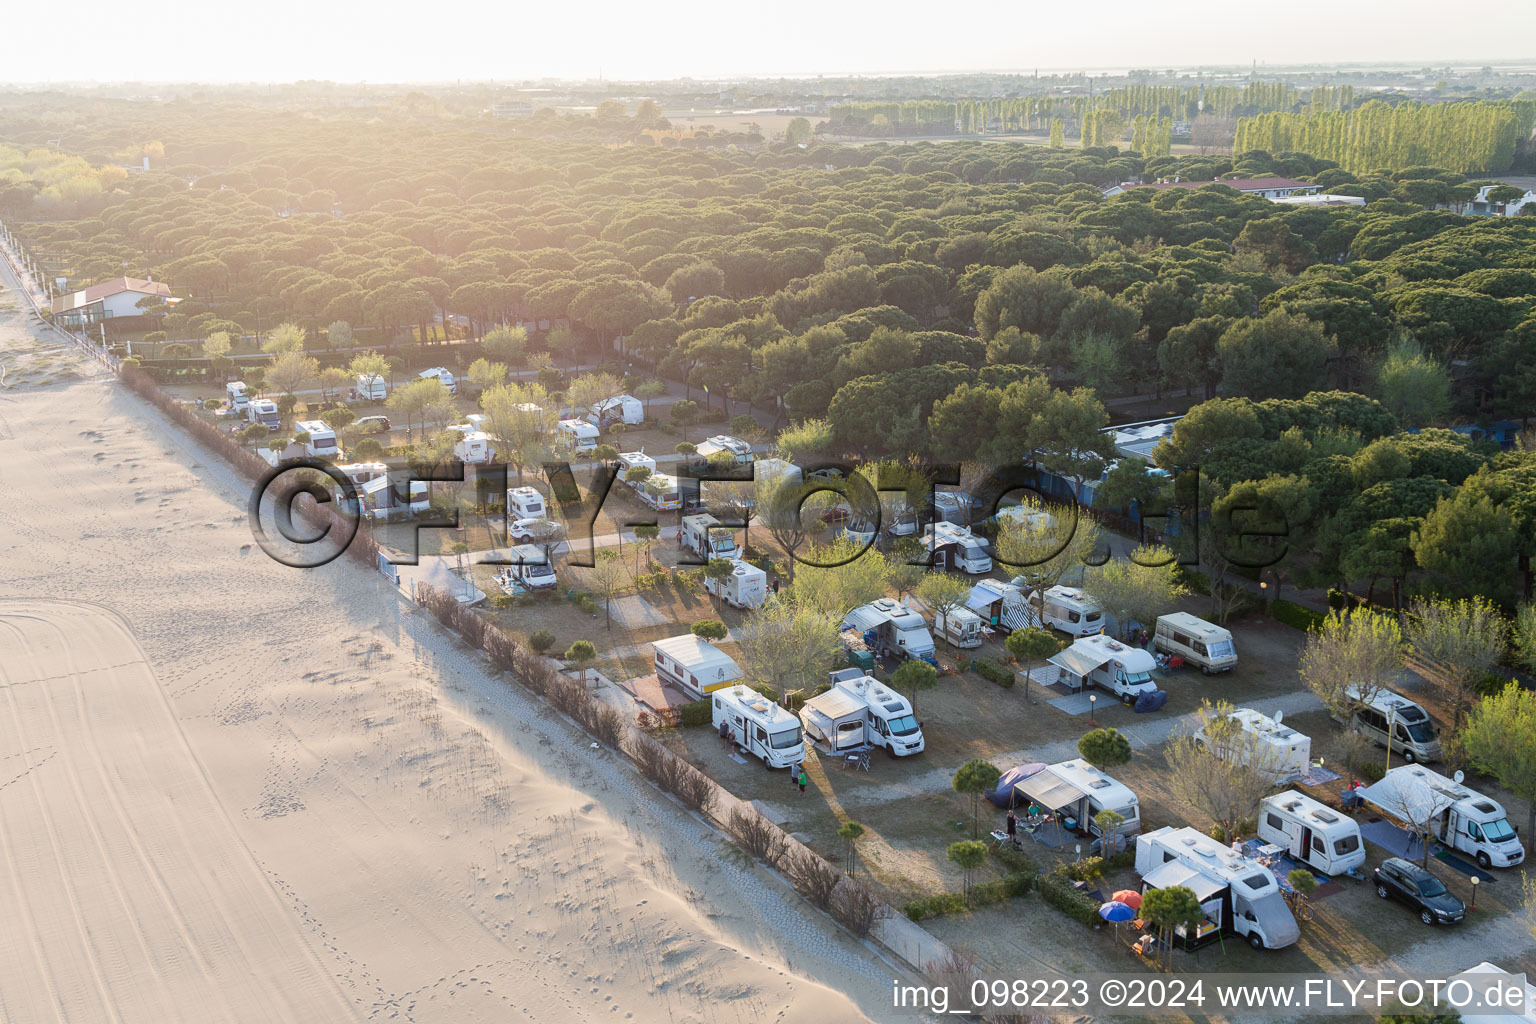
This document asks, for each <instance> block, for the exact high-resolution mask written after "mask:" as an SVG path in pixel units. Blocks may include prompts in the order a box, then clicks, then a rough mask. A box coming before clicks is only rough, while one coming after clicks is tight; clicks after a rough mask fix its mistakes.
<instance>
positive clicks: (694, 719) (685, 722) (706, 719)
mask: <svg viewBox="0 0 1536 1024" xmlns="http://www.w3.org/2000/svg"><path fill="white" fill-rule="evenodd" d="M678 714H679V717H678V724H680V725H681V726H682V727H683V728H685V729H695V728H697V727H699V726H701V725H709V724H710V722H711V720H712V718H713V715H712V714H711V712H710V703H709V698H708V697H705V698H704V699H703V700H692V701H689V702H688V703H687V704H684V705H683V706H682V708H680V709H679V712H678Z"/></svg>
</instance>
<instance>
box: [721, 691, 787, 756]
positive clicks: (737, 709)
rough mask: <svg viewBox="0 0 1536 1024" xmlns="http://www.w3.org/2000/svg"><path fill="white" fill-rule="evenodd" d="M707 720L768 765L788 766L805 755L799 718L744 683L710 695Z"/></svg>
mask: <svg viewBox="0 0 1536 1024" xmlns="http://www.w3.org/2000/svg"><path fill="white" fill-rule="evenodd" d="M709 698H710V709H711V713H710V719H711V723H710V724H712V725H713V726H714V727H715V731H716V732H719V731H720V727H721V725H724V726H725V730H726V731H725V735H727V736H728V737H729V738H730V739H731V740H732V741H733V742H735V743H736V745H737V746H739V747H740V748H741V749H742V750H744V751H746V752H747V753H749V754H751V755H753V756H754V757H760V758H762V759H763V764H764V765H766V766H767V767H769V768H788V767H789V766H790V765H794V764H799V763H800V762H801V761H802V760H803V759H804V758H805V740H804V738H803V737H802V735H801V732H800V720H799V719H797V718H796V717H795V716H794V715H792V714H790V713H789V712H788V711H785V710H784V709H783V708H781V707H779V706H778V705H777V704H775V703H774V702H773V701H771V700H769V699H768V698H767V697H764V696H763V695H762V694H760V693H758V692H757V691H756V690H753V689H750V688H748V687H745V686H740V685H737V686H727V687H725V688H724V689H720V690H715V691H714V692H713V693H711V694H710V695H709Z"/></svg>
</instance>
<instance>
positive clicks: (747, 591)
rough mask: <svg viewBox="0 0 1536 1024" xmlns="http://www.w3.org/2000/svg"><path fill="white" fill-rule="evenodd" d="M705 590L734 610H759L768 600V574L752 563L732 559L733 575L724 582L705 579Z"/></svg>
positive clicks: (711, 578)
mask: <svg viewBox="0 0 1536 1024" xmlns="http://www.w3.org/2000/svg"><path fill="white" fill-rule="evenodd" d="M704 589H705V591H707V592H708V593H710V594H713V595H714V596H715V597H717V598H719V599H720V600H722V601H724V602H725V603H726V604H728V605H730V606H731V607H732V608H757V607H759V606H761V605H762V603H763V602H764V601H766V600H768V574H767V573H766V572H764V571H763V570H761V569H759V568H758V567H757V566H755V565H753V564H752V563H751V562H743V561H742V560H741V559H739V558H733V559H731V574H730V575H729V576H727V577H725V578H724V579H723V580H716V579H714V578H713V577H709V576H706V577H705V578H704Z"/></svg>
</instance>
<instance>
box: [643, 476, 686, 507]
mask: <svg viewBox="0 0 1536 1024" xmlns="http://www.w3.org/2000/svg"><path fill="white" fill-rule="evenodd" d="M635 494H636V495H637V496H638V497H639V498H640V500H641V501H643V502H644V503H645V504H647V505H649V506H650V507H651V508H653V509H655V510H656V511H658V512H670V511H673V510H674V509H680V508H682V507H683V489H682V486H681V485H680V484H679V483H678V482H677V477H675V476H672V475H671V474H669V473H652V474H651V475H650V476H648V477H646V479H645V483H643V484H641V485H640V486H639V487H637V488H636V489H635Z"/></svg>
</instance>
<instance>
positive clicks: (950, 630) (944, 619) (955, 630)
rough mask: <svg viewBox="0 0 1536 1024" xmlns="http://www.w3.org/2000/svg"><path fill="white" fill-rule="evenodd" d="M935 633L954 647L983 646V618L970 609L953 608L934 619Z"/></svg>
mask: <svg viewBox="0 0 1536 1024" xmlns="http://www.w3.org/2000/svg"><path fill="white" fill-rule="evenodd" d="M933 631H934V632H935V633H936V634H938V635H939V637H940V638H941V639H943V640H944V641H946V642H947V643H949V645H950V646H952V647H980V646H981V616H979V615H977V614H976V613H975V612H973V611H971V610H970V609H969V608H951V609H950V610H949V611H947V612H939V613H938V614H937V615H935V616H934V617H933Z"/></svg>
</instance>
